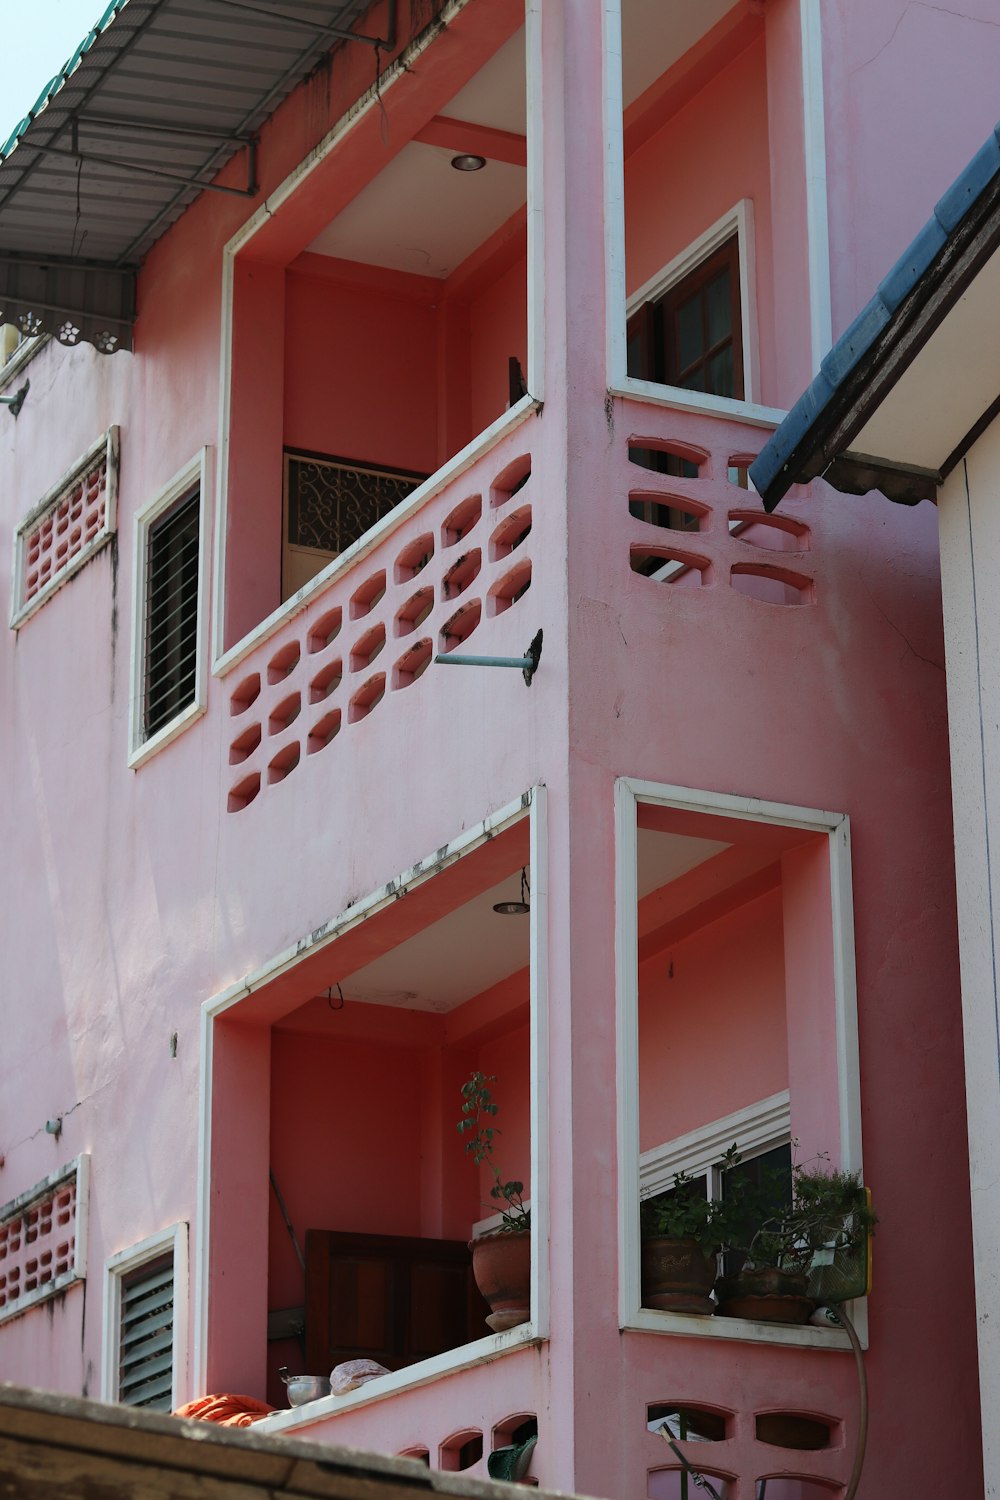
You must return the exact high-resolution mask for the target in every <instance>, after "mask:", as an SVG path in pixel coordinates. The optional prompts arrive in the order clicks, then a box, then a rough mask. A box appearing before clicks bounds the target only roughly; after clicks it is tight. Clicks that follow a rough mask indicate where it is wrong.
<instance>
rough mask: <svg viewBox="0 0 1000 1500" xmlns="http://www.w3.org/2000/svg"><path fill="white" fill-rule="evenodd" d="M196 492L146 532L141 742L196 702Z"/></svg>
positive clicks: (197, 526) (198, 496) (197, 517)
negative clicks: (144, 668) (144, 641)
mask: <svg viewBox="0 0 1000 1500" xmlns="http://www.w3.org/2000/svg"><path fill="white" fill-rule="evenodd" d="M200 508H201V494H200V491H198V490H195V491H194V492H193V493H192V494H189V495H186V496H185V497H184V498H183V499H182V500H180V501H179V502H178V503H177V505H175V506H173V508H172V509H171V510H169V511H168V512H167V514H166V515H165V516H162V517H161V518H160V519H159V520H158V521H156V522H155V523H154V525H153V526H151V527H150V530H149V539H148V545H147V552H146V671H145V681H144V701H143V715H142V722H143V737H144V738H145V739H149V738H150V736H151V735H154V734H155V733H156V731H157V730H158V729H162V727H163V725H164V724H168V723H169V722H170V720H171V719H173V718H174V717H175V716H176V715H177V714H178V713H180V711H181V709H183V708H187V706H188V704H190V703H193V702H194V696H195V676H196V668H197V654H198V552H199V536H198V532H199V519H200Z"/></svg>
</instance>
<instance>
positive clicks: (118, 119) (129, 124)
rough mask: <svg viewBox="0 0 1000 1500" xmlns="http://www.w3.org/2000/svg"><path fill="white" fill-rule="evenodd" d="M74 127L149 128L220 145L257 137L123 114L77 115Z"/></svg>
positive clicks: (248, 143) (247, 142)
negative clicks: (165, 123)
mask: <svg viewBox="0 0 1000 1500" xmlns="http://www.w3.org/2000/svg"><path fill="white" fill-rule="evenodd" d="M73 123H74V125H75V126H76V127H80V126H83V127H84V128H88V127H92V128H94V129H99V130H101V129H107V130H149V131H154V132H156V133H157V134H160V135H184V136H191V137H192V138H193V139H194V140H198V141H214V142H216V143H217V144H218V145H220V146H230V145H240V146H251V145H253V143H254V142H255V141H256V139H257V137H256V136H253V135H226V134H225V133H224V132H219V131H218V130H199V129H197V128H196V127H195V126H194V125H164V124H162V123H161V122H160V121H158V120H136V119H134V118H129V117H127V116H125V115H77V116H76V117H75V119H74V122H73Z"/></svg>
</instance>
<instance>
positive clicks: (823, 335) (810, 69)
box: [799, 0, 833, 375]
mask: <svg viewBox="0 0 1000 1500" xmlns="http://www.w3.org/2000/svg"><path fill="white" fill-rule="evenodd" d="M799 16H800V26H801V31H802V144H803V154H804V157H805V174H806V240H807V245H808V255H809V341H810V355H811V360H812V373H813V374H814V375H815V374H816V373H817V372H818V370H819V367H820V363H821V361H822V360H823V358H824V356H825V355H826V354H827V353H828V352H829V350H830V348H831V346H832V344H833V309H832V305H831V296H830V213H829V205H828V200H827V187H826V115H825V104H824V91H823V17H822V14H821V11H820V0H799Z"/></svg>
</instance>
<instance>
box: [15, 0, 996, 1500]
mask: <svg viewBox="0 0 1000 1500" xmlns="http://www.w3.org/2000/svg"><path fill="white" fill-rule="evenodd" d="M967 11H968V13H967V14H964V15H958V14H955V13H953V12H951V11H945V10H942V9H932V8H930V7H925V6H911V5H909V4H906V3H904V0H866V3H865V4H864V5H860V4H852V3H850V0H824V3H823V4H822V6H821V5H820V3H819V0H736V3H735V4H734V3H731V0H398V3H397V0H381V3H379V4H376V5H374V6H372V7H370V8H366V6H365V5H364V4H363V3H359V0H340V3H339V4H338V3H335V0H296V3H294V4H293V3H292V0H239V3H237V0H203V3H201V4H199V5H198V6H194V7H193V6H191V5H190V4H188V3H185V0H122V3H117V4H113V5H111V6H110V7H109V10H108V12H107V14H106V15H105V17H104V18H103V21H102V23H101V25H100V26H99V27H98V28H97V30H96V31H95V33H94V34H93V35H92V37H91V38H89V39H88V42H87V44H86V46H85V47H84V48H83V49H82V51H81V53H80V54H78V55H77V56H76V57H75V58H74V59H73V60H72V62H71V64H69V65H68V66H67V70H66V72H65V74H64V75H62V76H61V77H60V78H59V79H58V80H55V81H54V85H53V86H52V88H51V89H50V90H49V91H47V95H46V97H45V98H44V99H43V101H40V107H39V108H38V109H37V110H36V112H35V114H34V115H33V116H32V117H31V118H29V120H28V121H27V122H25V124H24V126H23V127H22V128H21V130H20V131H19V132H18V133H17V135H16V136H15V138H13V139H12V141H11V142H9V143H8V145H7V147H6V148H5V151H4V154H3V157H2V160H0V311H2V314H3V319H4V321H5V322H6V323H7V324H15V325H16V326H18V328H19V329H20V331H21V333H22V334H24V335H26V336H27V341H26V342H23V341H22V342H21V343H20V344H18V346H17V347H16V348H13V350H12V351H8V350H7V346H6V345H5V346H4V349H5V351H7V352H8V358H7V363H6V365H5V366H4V367H3V368H2V370H0V395H2V396H4V397H6V398H14V399H15V400H17V401H18V406H17V414H16V416H15V415H13V411H14V408H11V411H9V412H6V413H5V412H0V474H2V476H3V485H2V489H0V503H2V506H3V519H4V524H3V527H2V529H0V546H2V547H4V548H6V547H8V546H9V547H10V549H11V558H10V567H9V570H7V569H4V570H2V571H3V576H9V577H10V578H11V597H10V601H9V621H10V629H9V630H8V632H7V635H6V640H5V642H4V643H3V645H2V646H0V701H2V703H3V705H4V708H5V712H4V715H3V722H2V728H0V735H2V744H3V756H2V764H3V766H4V768H5V772H6V776H5V784H6V793H7V794H6V796H5V797H4V799H3V803H2V809H3V810H2V818H3V824H2V827H3V847H4V849H5V851H6V870H7V900H6V902H5V906H4V923H3V929H2V932H3V941H2V951H3V953H4V956H5V965H6V966H5V977H6V981H7V982H6V984H5V987H4V993H5V1018H6V1026H5V1038H6V1042H5V1046H4V1048H3V1051H2V1054H0V1079H2V1091H0V1159H2V1167H0V1198H2V1199H3V1201H4V1204H5V1205H6V1206H5V1207H2V1208H0V1376H3V1377H4V1378H6V1379H16V1380H18V1381H20V1382H22V1383H25V1384H36V1385H40V1386H43V1387H47V1388H50V1389H53V1390H58V1391H64V1392H69V1393H73V1394H89V1395H92V1396H93V1395H99V1396H101V1397H102V1398H103V1399H107V1400H110V1401H133V1402H149V1403H151V1404H155V1405H159V1406H160V1407H161V1408H169V1407H171V1406H176V1405H179V1404H181V1403H182V1402H185V1401H187V1400H189V1399H191V1398H193V1397H195V1396H199V1395H202V1394H204V1393H206V1392H223V1391H236V1392H243V1393H246V1394H248V1395H251V1396H253V1397H256V1398H257V1399H261V1400H269V1401H270V1402H271V1404H273V1405H276V1406H277V1405H281V1406H284V1391H283V1387H282V1385H281V1382H280V1380H279V1378H278V1371H279V1368H280V1367H282V1366H289V1367H291V1368H293V1369H303V1368H309V1369H310V1370H312V1371H313V1372H315V1373H325V1372H326V1370H328V1369H329V1368H330V1366H331V1365H332V1364H334V1363H336V1362H339V1361H340V1360H342V1359H346V1358H350V1357H352V1356H355V1355H363V1356H366V1357H370V1358H375V1359H377V1360H379V1362H380V1363H382V1364H384V1365H385V1366H386V1367H387V1368H388V1369H389V1370H390V1371H391V1373H390V1374H388V1375H386V1376H384V1377H383V1378H382V1379H380V1380H377V1381H373V1382H372V1383H371V1384H369V1385H365V1386H363V1387H360V1388H359V1389H358V1390H356V1391H353V1392H350V1393H348V1394H347V1395H343V1396H329V1397H325V1398H323V1399H321V1400H318V1401H316V1402H313V1403H311V1404H309V1405H307V1406H304V1407H300V1408H297V1409H296V1410H294V1411H282V1412H280V1413H278V1414H277V1415H275V1416H272V1417H270V1418H268V1419H267V1420H266V1421H265V1423H264V1428H265V1430H268V1431H271V1432H275V1433H281V1432H286V1433H295V1434H296V1435H301V1436H304V1437H305V1436H308V1437H311V1438H314V1439H316V1440H317V1441H319V1442H321V1443H335V1444H347V1445H351V1446H357V1447H363V1448H372V1449H376V1450H380V1451H383V1452H389V1453H409V1454H412V1455H417V1456H426V1458H427V1461H428V1462H429V1463H430V1464H431V1466H432V1467H439V1468H443V1469H464V1470H466V1471H467V1472H468V1473H469V1474H470V1475H476V1474H483V1473H485V1472H486V1463H487V1456H488V1454H489V1453H490V1452H491V1451H493V1450H494V1449H496V1448H499V1447H502V1446H505V1445H509V1444H510V1443H511V1441H512V1440H515V1439H521V1438H524V1436H525V1435H526V1434H530V1433H531V1432H532V1431H534V1430H537V1444H536V1445H535V1447H534V1450H533V1452H532V1454H531V1462H530V1469H529V1477H531V1478H533V1479H534V1480H536V1481H537V1482H538V1483H540V1484H542V1485H544V1486H546V1487H548V1488H562V1489H575V1490H579V1491H584V1492H587V1493H591V1494H594V1495H601V1496H607V1497H623V1500H624V1497H626V1496H627V1497H635V1496H640V1497H641V1496H648V1497H649V1500H681V1497H684V1496H686V1495H687V1493H688V1490H689V1486H690V1485H691V1484H692V1483H693V1481H690V1480H689V1479H688V1477H687V1476H686V1475H685V1473H684V1472H683V1470H682V1469H681V1467H680V1462H681V1460H680V1459H679V1458H678V1457H677V1456H676V1455H675V1454H674V1453H673V1452H671V1450H669V1449H668V1448H667V1447H666V1446H665V1445H664V1443H663V1441H662V1438H661V1437H660V1436H659V1435H658V1434H657V1433H656V1432H655V1431H652V1430H651V1426H652V1427H655V1426H656V1425H657V1424H658V1422H659V1421H660V1420H661V1419H662V1418H663V1417H664V1416H665V1415H666V1414H668V1413H675V1414H679V1416H678V1421H683V1423H684V1431H685V1432H686V1433H687V1434H688V1436H689V1438H690V1439H691V1440H690V1441H688V1442H684V1443H681V1444H680V1451H681V1453H682V1454H684V1455H686V1456H687V1458H688V1459H689V1461H690V1462H691V1463H695V1464H696V1465H697V1468H698V1470H699V1472H700V1473H703V1474H705V1475H707V1476H709V1479H710V1482H711V1484H712V1485H713V1486H714V1488H715V1490H716V1492H717V1493H718V1494H719V1495H720V1496H724V1497H725V1500H821V1497H826V1496H831V1495H832V1496H837V1495H845V1494H846V1493H847V1492H848V1489H849V1476H850V1474H851V1469H852V1464H853V1462H854V1455H855V1451H856V1447H857V1443H858V1437H859V1427H860V1422H861V1415H862V1414H861V1406H860V1401H859V1393H858V1383H857V1378H856V1371H855V1366H854V1362H853V1360H852V1358H851V1353H850V1348H849V1345H848V1340H847V1336H846V1334H845V1332H844V1330H843V1329H842V1328H838V1327H836V1326H831V1325H829V1324H828V1325H825V1326H819V1325H817V1324H816V1323H812V1322H808V1323H803V1324H799V1325H783V1324H778V1323H775V1322H773V1321H769V1320H764V1319H762V1318H754V1317H746V1316H741V1317H725V1316H722V1315H720V1314H719V1313H713V1314H709V1315H703V1316H697V1315H694V1314H691V1313H683V1312H678V1311H669V1310H663V1309H662V1308H657V1307H653V1306H649V1305H647V1299H646V1297H644V1291H643V1284H642V1277H641V1273H640V1214H639V1206H640V1202H641V1201H642V1200H644V1199H646V1198H649V1197H655V1196H657V1195H659V1194H662V1193H664V1192H665V1191H667V1190H669V1188H670V1185H671V1183H672V1181H673V1176H674V1173H675V1172H677V1171H681V1170H683V1171H685V1172H687V1173H688V1174H689V1175H691V1176H692V1177H694V1178H697V1179H699V1180H700V1181H702V1182H703V1183H704V1191H705V1193H706V1194H707V1195H709V1196H710V1197H714V1196H715V1195H717V1194H719V1193H720V1192H721V1191H722V1190H723V1178H722V1176H721V1174H720V1173H719V1170H718V1162H719V1159H720V1157H721V1155H722V1153H723V1152H724V1151H725V1150H726V1148H727V1147H728V1146H730V1145H731V1144H733V1142H737V1143H738V1144H739V1146H740V1148H741V1150H742V1152H743V1155H744V1158H745V1160H746V1162H748V1163H751V1164H752V1163H755V1162H758V1163H759V1162H769V1163H776V1164H777V1165H778V1166H779V1167H783V1169H784V1170H785V1171H786V1172H787V1170H788V1163H789V1160H790V1157H791V1155H792V1152H793V1149H794V1152H795V1154H796V1156H797V1159H798V1160H799V1161H800V1162H803V1161H804V1162H808V1161H810V1160H811V1159H812V1158H814V1157H815V1156H816V1155H817V1154H819V1153H826V1154H828V1156H829V1158H830V1160H831V1162H832V1163H833V1165H835V1166H837V1167H840V1168H843V1169H844V1170H846V1171H857V1172H860V1173H863V1177H864V1180H865V1182H866V1183H867V1184H868V1185H869V1186H870V1188H871V1190H872V1193H873V1196H874V1201H875V1206H876V1209H877V1211H878V1214H879V1216H880V1220H881V1223H880V1227H879V1231H878V1236H877V1240H876V1258H875V1276H874V1282H873V1290H872V1292H871V1294H870V1295H869V1296H868V1297H867V1298H859V1299H857V1301H856V1302H855V1304H854V1307H853V1314H854V1320H855V1322H856V1324H857V1326H858V1328H859V1330H860V1332H861V1335H862V1341H863V1343H864V1345H865V1351H866V1352H865V1354H864V1361H865V1368H866V1370H867V1377H868V1383H869V1396H870V1400H869V1409H870V1410H869V1416H870V1432H869V1438H868V1448H867V1457H866V1461H865V1467H864V1471H863V1475H862V1479H861V1486H860V1489H859V1490H858V1491H857V1493H858V1494H859V1495H861V1496H862V1497H865V1496H867V1497H869V1500H875V1497H882V1496H889V1495H892V1496H896V1495H899V1496H904V1495H907V1496H908V1495H948V1494H956V1495H958V1494H961V1495H971V1496H975V1495H977V1494H982V1489H983V1482H982V1458H981V1440H980V1431H979V1421H978V1384H977V1364H976V1326H975V1299H974V1290H973V1273H972V1248H971V1229H970V1210H969V1186H968V1146H967V1136H966V1116H965V1094H964V1063H963V1049H962V1039H961V1002H960V995H959V979H958V956H957V936H956V921H955V881H954V869H953V859H952V843H951V819H950V804H949V796H948V736H947V722H946V713H945V693H944V680H943V673H942V670H941V660H942V627H941V606H940V597H939V585H938V553H937V530H936V524H935V518H934V515H933V514H932V513H931V511H930V507H923V509H922V510H918V511H916V512H913V513H907V512H903V511H901V510H900V509H899V508H898V507H896V506H893V505H892V504H891V503H890V502H889V501H887V500H884V499H881V498H879V497H875V498H874V499H870V500H867V501H865V502H864V503H858V504H856V505H855V504H852V503H850V502H845V501H844V500H843V499H842V498H838V497H835V496H834V495H833V494H832V492H831V491H829V490H828V489H827V487H826V486H824V484H823V483H822V482H821V481H814V482H812V483H811V484H809V485H804V486H797V487H795V488H794V489H793V491H792V493H791V494H790V496H789V497H788V498H787V499H786V500H785V502H784V504H783V506H782V508H781V511H780V512H779V513H777V514H776V515H774V516H773V517H768V516H766V515H765V514H764V512H763V510H762V508H761V505H760V502H759V499H758V497H757V496H756V494H755V493H754V492H753V490H752V488H751V487H750V485H749V481H748V477H747V469H748V466H749V464H750V462H751V461H752V460H753V458H754V457H755V456H756V454H757V453H758V452H759V450H760V449H761V448H762V447H763V445H764V443H765V442H766V441H767V439H768V438H769V436H770V434H771V433H772V432H773V430H774V429H775V427H776V426H777V425H778V424H779V423H780V421H781V419H782V417H783V415H784V413H785V410H786V408H787V407H788V406H789V405H790V403H791V402H792V401H793V400H794V399H795V397H796V396H797V395H798V393H799V391H800V390H801V389H802V388H803V386H804V385H806V384H807V383H808V382H809V380H810V378H811V376H812V375H813V373H814V371H815V370H816V368H817V366H818V363H819V361H820V360H821V359H822V358H823V356H824V354H825V353H826V352H827V350H828V349H829V348H830V346H831V343H832V340H833V337H834V335H836V334H839V333H840V332H842V331H843V329H845V328H846V327H847V326H848V325H849V324H850V322H851V320H852V318H853V317H854V315H855V313H856V312H857V309H858V308H859V306H861V304H862V303H863V302H864V300H865V298H866V297H867V295H868V292H869V289H870V286H871V284H872V283H873V282H874V281H875V280H876V279H877V277H878V275H879V274H880V273H881V270H882V268H883V267H884V265H886V264H890V263H891V262H892V260H893V259H894V257H895V255H896V254H897V253H898V251H899V250H900V248H901V247H902V246H904V245H905V244H906V243H907V242H908V241H909V240H910V239H911V237H912V235H913V233H914V232H915V231H916V229H917V228H919V226H920V224H921V223H922V222H923V220H924V218H925V216H926V205H927V202H928V201H929V200H932V199H933V198H934V197H936V195H937V194H938V193H939V192H940V191H942V190H943V189H944V188H945V187H947V185H948V184H949V183H950V182H951V181H952V179H953V178H954V177H955V175H956V173H957V171H958V170H959V168H960V167H961V166H962V165H963V163H964V162H965V161H966V159H967V158H968V156H969V155H970V153H971V151H972V150H973V149H974V148H975V146H976V145H977V144H978V142H979V141H980V140H981V139H982V138H983V137H984V136H985V135H986V134H987V132H988V130H989V129H990V128H991V126H992V121H993V115H994V113H995V110H996V105H995V98H994V92H993V80H994V79H995V77H996V75H997V67H998V63H1000V31H998V29H997V28H996V26H995V25H991V24H987V22H989V21H990V19H991V16H990V8H989V7H988V6H987V5H985V3H982V0H980V4H979V5H978V6H972V5H970V6H968V7H967ZM345 33H351V36H350V39H345V35H344V34H345ZM942 57H947V59H948V62H949V68H948V71H947V73H946V74H943V73H942V69H941V59H942ZM918 100H919V101H920V107H919V108H917V107H916V105H915V102H914V101H918ZM32 339H33V340H34V341H33V342H32V341H31V340H32ZM12 342H14V341H12ZM26 387H27V389H25V388H26ZM925 512H926V514H925ZM539 631H541V632H542V642H541V656H540V659H537V652H536V657H533V658H532V659H531V665H532V667H535V666H537V670H534V671H533V672H532V671H530V670H529V672H528V674H527V675H528V678H529V681H528V683H527V685H526V682H525V680H524V677H523V674H522V672H520V671H511V670H504V669H503V668H502V667H499V666H490V665H457V666H456V665H455V664H454V661H453V662H452V663H451V664H449V663H448V662H447V660H446V659H447V658H448V657H449V656H450V657H452V658H460V657H462V656H468V655H475V656H479V657H487V658H500V659H504V658H506V659H507V660H508V661H516V660H517V659H519V658H525V657H526V656H527V655H528V653H529V643H533V642H535V641H536V639H537V633H538V632H539ZM441 658H445V660H444V661H442V660H441ZM511 903H514V904H520V905H523V906H527V907H528V908H529V910H528V911H526V912H525V911H520V912H518V911H515V912H513V913H511V912H506V913H503V912H498V911H497V910H496V907H497V906H498V905H509V904H511ZM475 1071H481V1072H483V1073H485V1074H487V1075H490V1076H494V1077H495V1078H496V1083H495V1085H493V1088H494V1092H495V1096H496V1099H497V1101H498V1103H499V1106H500V1115H499V1117H498V1123H499V1126H500V1129H501V1131H502V1134H501V1135H500V1137H499V1138H498V1142H497V1158H498V1162H499V1165H500V1167H501V1168H502V1170H503V1173H504V1176H505V1177H506V1176H511V1177H517V1178H519V1179H521V1180H523V1182H524V1185H525V1186H524V1193H525V1196H526V1197H527V1198H529V1199H530V1203H531V1210H532V1228H531V1291H530V1308H529V1313H530V1316H529V1317H528V1319H527V1321H521V1322H517V1323H515V1324H514V1325H513V1326H511V1327H509V1328H507V1329H505V1330H503V1331H500V1332H494V1331H492V1330H491V1329H490V1328H488V1327H487V1326H486V1324H485V1323H484V1322H483V1321H482V1318H483V1308H482V1307H481V1306H480V1305H479V1304H478V1302H477V1298H476V1296H475V1294H474V1293H473V1292H472V1291H471V1290H470V1286H471V1283H470V1280H469V1273H468V1269H467V1265H468V1260H467V1251H466V1249H465V1246H466V1242H467V1241H468V1239H469V1238H470V1236H480V1235H482V1233H484V1232H488V1230H489V1229H490V1227H491V1211H492V1208H493V1205H492V1203H491V1202H490V1199H489V1188H490V1184H491V1178H490V1177H489V1175H488V1173H486V1172H485V1171H483V1172H480V1173H477V1172H476V1170H475V1168H474V1167H473V1166H472V1165H471V1164H470V1161H469V1158H468V1157H467V1155H466V1154H465V1153H464V1151H463V1143H462V1140H461V1138H460V1136H459V1134H458V1133H457V1132H456V1129H455V1125H456V1121H457V1120H458V1117H459V1112H460V1108H461V1095H460V1089H461V1086H462V1084H463V1082H464V1081H465V1080H466V1079H468V1077H469V1076H470V1074H471V1073H473V1072H475ZM793 1141H794V1142H796V1143H797V1145H796V1146H795V1147H794V1148H793V1147H792V1144H791V1143H792V1142H793ZM484 1200H485V1202H486V1204H487V1205H488V1206H485V1207H484V1206H483V1204H484Z"/></svg>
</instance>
